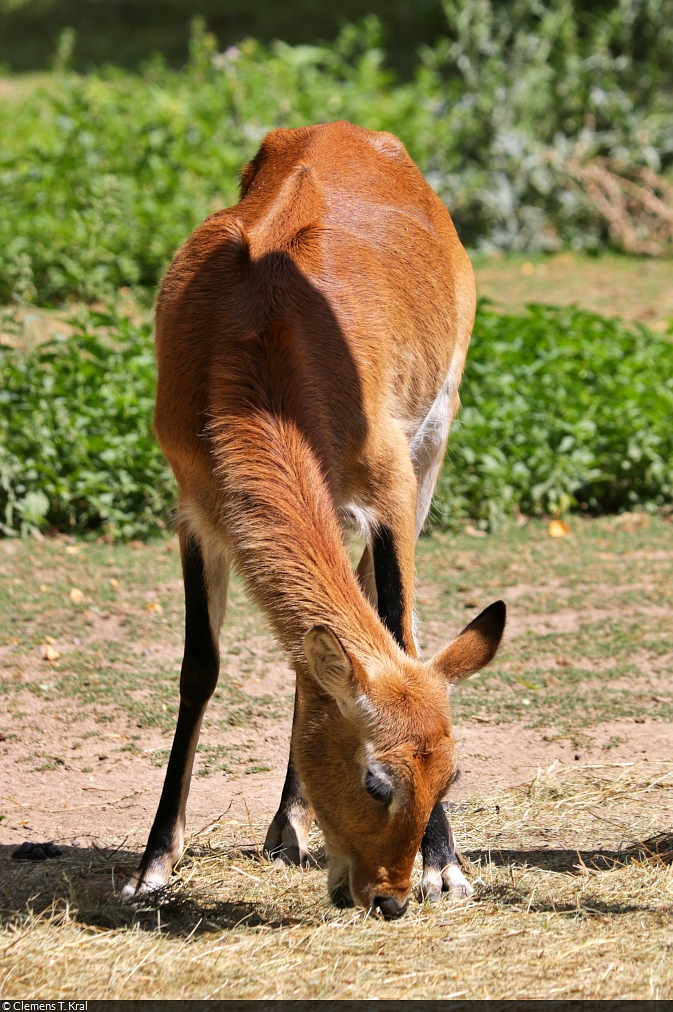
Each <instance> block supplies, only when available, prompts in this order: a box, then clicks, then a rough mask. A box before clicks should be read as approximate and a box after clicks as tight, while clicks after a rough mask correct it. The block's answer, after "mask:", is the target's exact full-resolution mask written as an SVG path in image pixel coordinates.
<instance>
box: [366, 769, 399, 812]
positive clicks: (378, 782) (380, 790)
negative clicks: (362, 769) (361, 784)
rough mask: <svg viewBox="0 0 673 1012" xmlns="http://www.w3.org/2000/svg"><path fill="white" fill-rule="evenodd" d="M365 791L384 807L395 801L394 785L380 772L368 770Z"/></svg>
mask: <svg viewBox="0 0 673 1012" xmlns="http://www.w3.org/2000/svg"><path fill="white" fill-rule="evenodd" d="M365 790H366V791H367V793H368V794H371V796H372V797H373V798H375V799H376V800H377V801H381V802H383V804H384V805H389V804H390V802H391V801H392V800H393V785H392V784H391V782H390V780H388V778H387V777H386V776H385V775H384V774H383V773H380V772H379V771H378V770H373V769H368V770H367V772H366V774H365Z"/></svg>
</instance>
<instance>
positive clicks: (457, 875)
mask: <svg viewBox="0 0 673 1012" xmlns="http://www.w3.org/2000/svg"><path fill="white" fill-rule="evenodd" d="M442 878H443V880H444V888H445V889H446V891H447V892H448V894H449V896H451V897H452V899H456V900H464V899H467V897H468V896H472V894H473V893H474V889H473V888H472V886H471V885H470V883H469V882H468V881H467V879H466V878H465V876H464V875H463V873H462V871H461V870H460V868H459V867H458V865H457V864H447V866H446V868H444V870H443V871H442Z"/></svg>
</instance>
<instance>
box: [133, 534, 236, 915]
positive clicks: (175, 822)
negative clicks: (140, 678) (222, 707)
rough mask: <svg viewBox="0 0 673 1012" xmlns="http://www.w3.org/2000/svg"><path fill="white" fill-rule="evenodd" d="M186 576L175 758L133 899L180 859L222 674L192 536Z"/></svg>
mask: <svg viewBox="0 0 673 1012" xmlns="http://www.w3.org/2000/svg"><path fill="white" fill-rule="evenodd" d="M182 568H183V578H184V584H185V610H186V626H185V652H184V656H183V660H182V670H181V673H180V711H179V713H178V722H177V726H176V728H175V736H174V738H173V746H172V748H171V756H170V759H169V761H168V769H167V770H166V778H165V780H164V787H163V790H162V792H161V799H160V801H159V807H158V808H157V814H156V816H155V817H154V823H153V824H152V829H151V830H150V835H149V838H148V841H147V847H146V848H145V853H144V855H143V859H142V861H141V862H140V867H139V869H138V872H137V873H136V876H135V879H132V880H131V882H129V883H128V886H127V887H126V888H125V890H124V894H123V895H124V896H126V897H129V898H130V897H132V896H133V895H134V894H135V891H136V889H137V888H140V889H142V887H143V885H144V887H145V888H146V889H152V888H158V887H160V886H161V885H164V884H165V883H166V882H167V881H168V878H169V877H170V874H171V870H172V868H173V865H174V864H175V862H176V861H178V860H179V858H180V854H181V852H182V846H183V840H184V824H185V808H186V804H187V795H188V794H189V784H190V780H191V775H192V766H193V764H194V754H195V752H196V745H197V742H198V738H199V730H200V728H201V720H202V718H203V714H204V712H205V709H206V704H207V702H208V700H209V699H210V697H211V695H212V694H213V692H214V691H215V686H216V685H217V676H218V673H219V666H220V662H219V655H218V650H217V646H216V644H215V643H214V642H213V635H212V632H211V628H210V620H209V616H208V598H207V594H206V587H205V579H204V567H203V557H202V555H201V550H200V548H199V547H198V545H197V544H196V542H194V541H192V540H188V541H187V542H186V543H185V542H184V541H183V555H182Z"/></svg>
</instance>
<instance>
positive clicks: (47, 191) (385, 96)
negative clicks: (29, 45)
mask: <svg viewBox="0 0 673 1012" xmlns="http://www.w3.org/2000/svg"><path fill="white" fill-rule="evenodd" d="M444 6H445V11H446V19H447V20H446V33H447V34H446V39H445V40H440V41H438V42H437V43H436V45H435V46H434V47H429V46H428V47H425V49H424V50H423V52H422V54H421V56H422V60H421V63H420V65H419V68H418V71H417V73H416V76H415V78H414V80H413V81H412V82H410V83H405V84H399V83H396V82H395V81H394V79H393V78H392V77H391V75H390V73H389V72H388V71H386V70H385V69H384V68H383V53H382V51H381V49H380V48H379V41H380V40H379V28H378V22H377V21H376V19H375V18H369V19H366V20H365V21H364V22H363V23H362V24H361V25H360V26H358V27H353V26H352V25H351V26H347V27H346V28H345V29H344V30H343V31H342V33H341V35H340V36H339V38H338V39H337V41H336V42H335V43H334V44H333V45H330V46H327V45H325V46H306V45H300V46H288V45H285V44H284V43H276V44H275V45H274V46H273V47H272V48H271V49H268V48H265V47H264V46H262V45H260V44H258V43H256V42H254V41H251V40H248V41H247V42H245V43H243V44H242V45H241V46H240V48H235V47H234V48H232V49H230V50H227V51H226V52H225V53H218V52H216V42H215V38H214V37H213V36H212V35H209V34H208V33H207V32H206V31H205V29H204V26H203V23H202V22H201V21H199V20H198V19H197V21H196V22H195V24H194V30H193V35H192V42H191V57H190V61H189V63H188V65H187V66H186V67H185V69H184V70H183V71H173V70H170V69H168V68H166V67H165V66H164V65H163V64H162V62H161V60H159V59H157V60H155V61H154V62H153V63H150V64H149V65H147V66H146V67H145V69H144V70H143V72H142V73H140V74H130V73H127V72H125V71H122V70H119V69H114V68H108V69H107V70H101V71H98V72H95V73H91V74H89V75H83V76H78V75H75V74H73V73H71V72H69V71H68V70H67V69H66V66H67V60H68V52H69V48H68V47H69V46H70V44H71V43H72V37H70V36H68V37H66V36H64V38H63V40H62V45H61V46H60V48H59V55H58V61H57V65H58V67H59V68H60V69H58V70H57V72H56V73H54V74H53V75H52V76H51V77H50V78H49V80H48V83H47V84H46V85H45V86H44V87H42V88H40V89H36V90H34V91H32V92H31V93H30V94H29V95H28V96H27V97H25V96H24V98H23V99H22V100H20V101H19V100H18V99H16V98H14V99H6V100H4V101H0V202H1V204H2V209H3V213H2V215H1V216H0V300H3V301H6V300H7V299H9V298H12V299H21V300H24V301H31V300H32V301H37V302H41V303H58V302H62V301H64V300H67V299H68V298H70V297H77V298H84V299H87V300H93V299H98V298H108V297H110V296H111V295H112V294H113V293H114V292H115V291H116V290H117V289H118V288H119V287H120V286H137V287H138V288H139V289H145V290H151V289H152V288H154V287H155V286H156V284H157V283H158V281H159V279H160V277H161V274H162V272H163V271H164V269H165V267H166V266H167V264H168V263H169V262H170V259H171V257H172V255H173V253H174V252H175V250H176V248H177V246H178V245H179V244H180V243H181V242H182V241H183V240H184V239H185V238H186V237H187V236H188V235H189V233H190V232H191V231H192V229H193V228H194V227H195V226H196V225H197V224H198V223H199V222H200V221H201V220H202V219H203V218H204V217H205V216H206V215H207V214H209V213H210V212H211V211H213V210H215V209H216V208H219V207H222V206H224V205H227V204H231V203H234V202H235V201H236V199H237V188H236V180H237V174H238V171H239V169H240V167H241V165H242V164H243V163H244V162H245V161H247V160H248V159H249V158H251V157H252V155H254V153H255V151H256V149H257V147H258V145H259V142H260V140H261V139H262V137H263V136H264V134H265V133H266V131H267V130H269V129H271V128H272V127H278V126H280V127H294V126H301V125H304V124H306V123H313V122H326V121H329V120H333V119H338V118H344V119H349V120H351V121H353V122H355V123H359V124H361V125H363V126H366V127H369V128H371V129H375V130H390V131H392V132H393V133H395V134H397V135H399V136H400V137H401V138H402V140H403V141H404V142H405V144H406V145H407V148H408V149H409V152H410V154H411V156H412V158H414V159H415V161H416V162H417V163H418V165H419V166H420V168H421V170H422V171H423V172H424V173H425V174H426V176H427V178H428V179H429V180H430V182H431V183H432V185H433V186H434V187H435V189H436V190H437V192H438V193H439V194H440V196H441V197H442V199H443V200H444V202H445V203H446V204H447V206H448V207H449V209H450V211H451V213H452V214H453V216H454V219H455V222H456V225H457V227H458V231H459V233H460V235H461V238H462V239H463V241H464V242H466V243H467V244H468V246H470V247H471V248H483V249H486V250H489V249H491V250H492V249H495V248H498V249H514V250H521V251H523V250H527V251H532V250H540V249H556V248H559V247H560V246H563V245H568V246H571V247H573V248H588V249H598V248H600V247H601V246H604V245H605V244H607V243H614V244H617V245H619V243H620V242H622V241H623V235H624V234H625V233H624V230H623V229H622V232H620V230H619V227H617V226H616V225H615V223H614V222H613V225H612V233H611V232H610V229H609V227H608V223H607V221H606V218H605V217H604V215H603V213H602V212H601V211H600V210H599V208H598V206H597V204H596V202H595V200H594V198H593V197H592V196H591V194H590V193H589V192H588V190H587V188H586V186H585V184H584V183H583V182H582V178H583V177H582V175H581V170H582V168H583V167H586V166H587V165H588V166H594V167H595V166H602V165H603V164H605V165H607V166H609V167H610V169H611V171H613V170H614V171H615V172H616V173H617V174H618V175H619V173H625V174H626V176H628V174H629V173H630V172H631V173H633V172H636V173H637V171H638V170H646V171H648V172H655V173H663V174H664V175H666V174H667V173H670V170H671V167H672V166H673V69H672V68H673V27H672V26H673V0H619V3H615V2H612V0H611V2H609V3H606V4H605V6H601V7H600V8H599V7H596V8H595V9H593V8H592V10H593V13H589V11H583V10H581V9H577V8H576V7H575V6H574V5H573V3H571V2H570V0H550V2H549V3H548V4H547V5H546V6H545V5H543V4H541V3H540V2H539V0H516V2H514V0H507V2H502V0H445V4H444ZM578 167H579V174H578ZM620 178H621V177H620ZM637 178H639V177H637ZM648 178H650V177H648ZM627 182H628V180H627ZM631 182H633V180H631ZM641 182H642V180H641ZM647 185H648V186H649V185H650V184H649V183H648V184H647ZM655 188H656V187H655ZM665 192H668V191H663V190H662V191H661V192H659V197H662V196H663V197H664V198H665V199H668V198H666V197H665ZM654 196H655V193H654V192H652V193H649V197H651V198H654ZM629 199H631V198H629ZM623 203H624V205H625V206H626V204H628V200H627V199H626V197H624V199H623ZM641 204H642V202H641ZM656 206H658V205H656V200H654V202H653V200H652V199H650V201H649V204H648V206H647V207H645V206H644V205H642V206H641V205H639V207H640V213H639V214H638V213H636V214H635V217H634V219H633V221H632V222H631V223H630V226H629V227H630V228H631V232H629V235H631V233H633V234H632V237H631V240H630V241H631V242H632V246H631V248H632V249H634V250H636V251H637V250H638V248H639V243H641V244H643V248H645V247H647V248H648V249H653V248H654V247H655V246H657V243H658V244H659V245H660V246H661V247H662V248H664V247H665V246H666V241H665V238H664V239H663V240H661V241H659V239H656V236H655V239H656V241H655V239H652V238H651V236H650V232H651V231H652V229H653V225H652V221H653V219H654V220H655V226H656V222H657V221H658V219H657V214H656V213H654V212H653V211H652V207H656ZM620 207H621V205H620ZM616 213H617V212H616ZM620 214H621V215H622V216H623V214H624V212H623V210H619V209H618V213H617V217H619V215H620ZM660 225H661V228H660V229H659V231H660V232H661V234H662V235H664V237H665V234H668V233H670V223H669V221H668V218H667V217H666V213H663V218H662V219H661V222H660ZM627 231H628V230H627ZM656 232H657V227H654V233H656ZM641 233H642V234H641ZM654 233H653V234H654ZM620 236H621V238H620Z"/></svg>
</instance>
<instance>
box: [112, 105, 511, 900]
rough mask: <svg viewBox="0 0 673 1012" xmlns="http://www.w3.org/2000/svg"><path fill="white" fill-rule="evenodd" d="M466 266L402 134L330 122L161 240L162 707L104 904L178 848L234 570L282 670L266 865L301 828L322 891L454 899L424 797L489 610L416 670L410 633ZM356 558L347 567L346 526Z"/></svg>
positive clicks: (165, 863) (447, 857) (456, 363)
mask: <svg viewBox="0 0 673 1012" xmlns="http://www.w3.org/2000/svg"><path fill="white" fill-rule="evenodd" d="M474 309H475V286H474V276H473V273H472V268H471V266H470V262H469V260H468V258H467V255H466V254H465V251H464V250H463V248H462V246H461V244H460V242H459V240H458V237H457V235H456V232H455V229H454V227H453V224H452V222H451V219H450V217H449V215H448V213H447V212H446V210H445V208H444V207H443V205H442V204H441V202H440V201H439V199H438V198H437V197H436V196H435V194H434V193H433V192H432V190H431V189H430V187H429V186H428V185H427V184H426V183H425V182H424V180H423V178H422V177H421V175H420V173H419V172H418V170H417V169H416V167H415V166H414V164H413V162H412V161H411V160H410V158H409V157H408V155H407V153H406V151H405V149H404V147H403V145H402V144H401V143H400V142H399V141H398V140H397V139H396V138H395V137H393V136H392V135H390V134H387V133H372V132H370V131H369V130H364V129H361V128H359V127H355V126H351V125H350V124H349V123H345V122H339V123H330V124H327V125H325V126H313V127H306V128H302V129H298V130H273V131H272V132H271V133H269V134H268V135H267V137H266V138H265V140H264V142H263V144H262V146H261V148H260V150H259V152H258V154H257V155H256V157H255V159H254V160H253V161H252V162H251V163H250V164H249V165H247V166H246V167H245V168H244V169H243V171H242V174H241V201H240V203H239V204H238V205H237V206H236V207H233V208H229V209H228V210H224V211H219V212H218V213H217V214H214V215H212V216H211V217H210V218H208V219H207V220H206V221H205V222H204V223H203V224H202V225H201V226H200V227H199V228H198V229H197V230H196V232H194V234H193V235H192V237H191V238H190V239H189V240H188V241H187V242H186V243H185V245H184V246H183V247H182V249H181V250H180V251H179V252H178V254H177V256H176V257H175V260H174V261H173V264H172V266H171V267H170V269H169V271H168V273H167V275H166V278H165V280H164V283H163V286H162V289H161V293H160V295H159V299H158V303H157V314H156V322H157V326H156V332H157V337H156V344H157V358H158V372H159V379H158V391H157V404H156V415H155V429H156V433H157V436H158V438H159V440H160V442H161V445H162V447H163V449H164V452H165V454H166V457H167V458H168V460H169V462H170V464H171V466H172V468H173V470H174V472H175V476H176V478H177V480H178V483H179V486H180V510H179V532H180V544H181V550H182V566H183V573H184V584H185V598H186V634H185V652H184V660H183V664H182V674H181V679H180V712H179V716H178V723H177V728H176V731H175V739H174V742H173V748H172V751H171V757H170V761H169V764H168V770H167V773H166V781H165V784H164V788H163V793H162V795H161V800H160V803H159V808H158V811H157V814H156V818H155V820H154V825H153V826H152V830H151V832H150V836H149V840H148V843H147V849H146V851H145V854H144V856H143V858H142V861H141V864H140V867H139V869H138V871H137V872H136V873H135V876H134V878H133V879H132V880H131V881H130V882H129V883H128V884H127V886H126V888H125V895H126V896H127V897H132V896H134V895H137V894H138V893H141V892H144V891H146V890H150V889H156V888H158V887H161V886H163V885H164V884H165V883H166V882H167V881H168V879H169V877H170V875H171V871H172V868H173V866H174V865H175V864H176V863H177V862H178V861H179V859H180V856H181V853H182V848H183V842H184V831H185V809H186V804H187V794H188V792H189V782H190V777H191V771H192V764H193V761H194V753H195V750H196V744H197V740H198V736H199V729H200V725H201V720H202V717H203V714H204V710H205V708H206V704H207V702H208V699H209V697H210V696H211V695H212V693H213V691H214V689H215V685H216V682H217V676H218V668H219V650H218V641H219V632H220V627H221V624H222V620H223V617H224V611H225V602H226V594H227V578H228V573H229V566H230V563H233V564H234V565H235V566H236V567H237V569H238V571H239V573H241V575H242V577H243V579H244V580H245V583H246V585H247V587H248V589H249V591H250V592H251V594H252V595H253V597H254V599H255V600H256V601H257V603H258V604H259V606H260V607H261V608H262V609H263V611H264V612H265V613H266V615H267V616H268V618H269V620H270V622H271V624H272V626H273V628H274V630H275V632H276V634H277V636H278V638H279V640H280V642H281V643H282V645H283V646H284V648H285V650H286V651H287V653H288V654H289V657H290V659H291V661H292V664H293V666H294V669H295V672H296V696H295V710H294V723H293V728H292V738H291V744H290V759H289V764H288V770H287V777H286V780H285V786H284V788H283V792H282V797H281V801H280V807H279V809H278V812H277V813H276V815H275V817H274V819H273V822H272V823H271V826H270V828H269V831H268V834H267V837H266V845H265V846H266V849H267V851H268V852H269V853H270V854H282V855H284V856H285V858H286V859H288V860H290V861H294V862H296V863H300V864H301V863H304V862H305V861H306V859H307V856H308V855H307V847H308V832H309V828H310V826H311V824H312V822H313V819H314V818H315V819H316V820H317V822H318V824H319V826H320V828H321V829H322V831H323V833H324V836H325V845H326V849H327V853H328V855H329V862H330V863H329V881H328V887H329V892H330V895H331V897H332V899H333V900H334V901H335V902H337V903H341V904H351V903H356V904H359V905H361V906H364V907H366V908H372V909H375V910H379V911H380V912H381V913H382V914H383V915H384V916H386V917H393V916H396V915H398V914H400V913H402V912H403V911H404V909H405V908H406V905H407V901H408V896H409V891H410V885H411V873H412V866H413V863H414V858H415V856H416V853H417V852H418V848H419V845H420V847H421V849H422V854H423V878H422V883H421V889H422V892H423V894H424V895H425V896H426V897H428V898H430V899H431V900H436V899H439V896H440V894H441V892H442V890H448V891H449V892H450V893H451V894H453V895H457V896H465V895H469V894H470V893H471V891H472V890H471V887H470V886H469V884H468V882H467V881H466V879H465V878H464V877H463V875H462V873H461V871H460V866H459V859H458V855H457V852H456V849H455V846H454V841H453V837H452V834H451V830H450V828H449V825H448V822H447V820H446V816H445V814H444V809H443V807H442V805H441V799H442V798H443V797H444V796H445V794H446V792H447V790H448V788H449V785H450V784H451V782H452V780H453V778H454V776H455V772H456V760H455V748H454V743H453V740H452V737H451V717H450V710H449V693H448V690H449V688H450V686H451V685H452V683H454V682H457V681H459V680H460V679H462V678H465V677H466V676H468V675H470V674H472V673H473V672H475V671H477V670H478V669H479V668H481V667H483V665H485V664H487V663H488V662H489V661H490V660H491V659H492V657H493V656H494V654H495V652H496V650H497V647H498V644H499V642H500V639H501V636H502V632H503V628H504V623H505V606H504V605H503V604H502V602H497V603H496V604H493V605H491V606H490V607H489V608H487V609H486V611H484V612H482V614H481V615H480V616H479V617H478V618H476V619H475V620H474V621H473V622H471V623H470V625H468V626H467V628H466V629H464V630H463V632H462V633H461V634H460V635H459V636H458V638H457V639H455V640H454V641H453V642H452V643H450V644H449V645H448V646H447V647H445V648H444V649H443V650H442V651H441V652H440V653H438V654H437V655H436V656H435V657H433V658H432V659H431V660H421V659H419V657H418V651H417V648H416V643H415V641H414V630H413V625H414V619H413V597H414V544H415V541H416V538H417V537H418V535H419V533H420V531H421V528H422V526H423V523H424V521H425V518H426V515H427V512H428V509H429V506H430V500H431V497H432V492H433V489H434V485H435V481H436V479H437V474H438V472H439V468H440V465H441V462H442V459H443V455H444V449H445V445H446V439H447V435H448V431H449V425H450V422H451V419H452V418H453V416H454V414H455V412H456V409H457V407H458V385H459V382H460V378H461V374H462V371H463V365H464V362H465V355H466V352H467V347H468V343H469V340H470V333H471V329H472V324H473V319H474ZM348 519H351V520H352V519H355V521H356V522H357V523H358V524H359V525H360V527H361V528H362V530H363V533H364V536H365V541H366V548H365V550H364V553H363V555H362V558H361V560H360V563H359V565H358V568H357V572H356V573H353V571H352V569H351V566H350V564H349V558H348V554H347V551H346V548H345V545H344V536H343V524H344V523H345V521H346V520H348Z"/></svg>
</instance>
